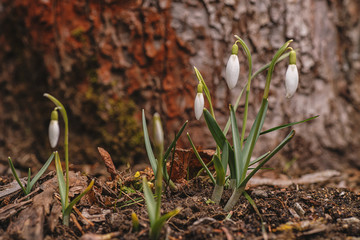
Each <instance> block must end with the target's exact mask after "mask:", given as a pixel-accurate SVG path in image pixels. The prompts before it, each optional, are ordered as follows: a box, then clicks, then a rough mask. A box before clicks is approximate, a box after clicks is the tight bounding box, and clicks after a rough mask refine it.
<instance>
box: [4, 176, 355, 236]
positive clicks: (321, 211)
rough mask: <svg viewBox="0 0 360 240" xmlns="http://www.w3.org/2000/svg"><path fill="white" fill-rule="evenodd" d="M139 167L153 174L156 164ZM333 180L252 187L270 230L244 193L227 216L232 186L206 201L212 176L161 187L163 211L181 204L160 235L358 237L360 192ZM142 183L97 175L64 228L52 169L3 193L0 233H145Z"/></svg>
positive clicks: (75, 181) (74, 179)
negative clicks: (135, 223) (27, 187)
mask: <svg viewBox="0 0 360 240" xmlns="http://www.w3.org/2000/svg"><path fill="white" fill-rule="evenodd" d="M141 174H142V175H147V176H148V178H149V179H151V178H152V176H151V171H147V170H145V171H142V172H141ZM352 174H353V175H351V176H353V177H354V173H352ZM356 174H358V172H356ZM349 176H350V175H349V174H348V175H347V178H349ZM357 176H359V175H357ZM334 179H336V178H332V179H328V180H327V181H326V182H321V183H315V184H314V183H313V184H304V185H295V184H292V185H290V186H288V187H276V186H264V185H262V186H250V187H249V189H247V192H248V194H249V195H250V196H251V198H252V199H253V200H254V201H255V203H256V205H257V208H258V210H259V211H260V213H261V215H262V218H263V220H264V222H265V223H264V224H265V232H262V230H261V221H260V217H259V215H258V214H257V213H256V212H255V210H254V208H253V207H252V206H251V205H250V204H249V202H248V201H247V200H246V199H245V197H241V199H240V201H239V202H238V204H237V205H236V206H235V208H234V209H233V211H232V212H231V217H230V218H228V219H227V216H228V213H227V212H224V211H223V209H222V207H223V206H224V205H225V203H226V201H227V199H228V198H229V197H230V195H231V190H229V189H227V190H225V191H224V195H223V199H222V201H221V203H220V206H217V205H215V204H212V203H209V202H207V200H208V198H209V197H210V196H211V193H212V184H211V183H210V182H209V180H208V178H207V177H202V176H200V177H197V178H194V179H192V180H190V181H183V182H182V184H181V185H179V186H180V188H179V191H177V192H171V191H169V190H168V191H166V193H165V194H163V198H162V214H164V213H166V212H168V211H171V210H173V209H174V208H176V207H181V208H182V210H181V211H180V213H179V214H178V215H176V216H175V217H173V218H171V219H170V220H169V221H168V222H167V223H166V225H165V227H164V228H163V231H162V239H165V238H167V239H228V240H231V239H358V238H356V237H360V220H359V219H360V195H359V192H358V191H357V190H356V191H350V190H349V189H345V188H334V187H328V186H334V184H336V183H338V182H339V181H340V180H339V178H338V179H337V180H336V181H337V182H335V180H334ZM357 179H358V177H357ZM70 182H71V186H70V187H71V189H70V197H71V196H74V195H76V194H78V193H79V192H81V190H82V189H83V188H85V187H86V185H87V184H88V183H89V182H90V177H88V176H82V175H81V174H80V173H79V172H77V173H74V172H71V175H70ZM140 182H141V181H140V178H135V177H134V173H133V172H132V173H131V172H130V171H127V172H123V173H121V174H119V175H118V176H117V177H116V179H114V180H102V179H99V178H97V180H96V184H95V186H94V187H93V191H92V192H91V193H90V194H88V195H87V196H86V197H85V198H83V199H82V200H81V201H80V203H78V205H77V207H76V211H74V213H73V217H72V219H71V224H70V227H64V226H63V225H62V224H61V206H60V202H59V200H58V199H57V196H58V193H57V192H58V190H57V180H56V175H55V173H54V172H53V171H52V172H50V173H49V174H47V175H46V176H44V177H42V178H41V179H40V181H39V184H38V186H37V187H36V188H34V190H33V193H32V195H31V196H30V197H29V199H28V198H26V197H23V195H22V193H21V192H20V191H15V192H13V193H11V194H9V195H7V196H5V197H2V198H0V223H1V227H0V239H46V240H51V239H80V238H81V239H89V240H90V239H147V238H148V231H149V221H148V216H147V210H146V206H145V204H144V201H143V200H142V199H143V194H142V191H139V190H135V191H133V189H139V188H140V187H141V184H140ZM9 183H10V179H9V178H6V177H3V178H0V187H1V189H0V190H4V189H6V188H8V186H9V185H8V184H9ZM0 193H1V191H0ZM134 201H136V203H134ZM132 211H134V212H135V213H136V214H137V215H138V217H139V221H140V230H139V231H138V232H133V229H132V222H131V212H132ZM105 234H107V235H105Z"/></svg>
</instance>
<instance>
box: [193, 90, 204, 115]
mask: <svg viewBox="0 0 360 240" xmlns="http://www.w3.org/2000/svg"><path fill="white" fill-rule="evenodd" d="M194 110H195V117H196V119H197V120H199V119H200V117H201V115H202V113H203V110H204V95H203V94H202V93H197V94H196V97H195V102H194Z"/></svg>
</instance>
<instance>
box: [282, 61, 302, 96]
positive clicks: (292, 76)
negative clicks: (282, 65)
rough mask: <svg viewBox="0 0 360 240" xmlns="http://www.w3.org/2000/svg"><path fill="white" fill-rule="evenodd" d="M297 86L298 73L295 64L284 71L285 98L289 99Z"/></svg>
mask: <svg viewBox="0 0 360 240" xmlns="http://www.w3.org/2000/svg"><path fill="white" fill-rule="evenodd" d="M298 84H299V73H298V70H297V67H296V65H295V64H290V65H289V66H288V68H287V70H286V76H285V90H286V97H287V98H291V97H292V96H293V95H294V94H295V92H296V89H297V87H298Z"/></svg>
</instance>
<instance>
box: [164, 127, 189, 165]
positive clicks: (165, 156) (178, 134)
mask: <svg viewBox="0 0 360 240" xmlns="http://www.w3.org/2000/svg"><path fill="white" fill-rule="evenodd" d="M188 122H189V121H186V122H185V123H184V124H183V125H182V127H181V128H180V130H179V132H178V133H177V134H176V136H175V139H174V140H173V141H172V142H171V144H170V146H169V147H168V149H167V150H166V152H165V154H164V161H165V162H166V159H167V158H168V157H169V154H170V152H171V150H172V149H173V148H174V146H175V144H176V142H177V140H178V139H179V138H180V136H181V134H182V133H183V131H184V129H185V127H186V125H187V124H188Z"/></svg>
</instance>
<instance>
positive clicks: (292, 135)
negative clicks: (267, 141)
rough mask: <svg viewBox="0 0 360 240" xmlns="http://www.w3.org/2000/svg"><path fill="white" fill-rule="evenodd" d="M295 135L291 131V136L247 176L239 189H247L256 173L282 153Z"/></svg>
mask: <svg viewBox="0 0 360 240" xmlns="http://www.w3.org/2000/svg"><path fill="white" fill-rule="evenodd" d="M294 135H295V131H294V130H291V132H290V133H289V135H287V136H286V138H284V140H282V142H281V143H280V144H279V145H278V146H277V147H276V148H274V149H273V150H272V151H271V153H270V154H269V155H268V156H267V157H266V158H265V159H264V160H263V161H262V162H261V163H260V164H259V165H257V166H256V168H255V169H254V170H252V171H251V172H250V173H249V175H247V177H246V178H245V179H244V181H242V182H241V184H240V186H239V187H245V186H246V184H247V182H248V181H249V180H250V179H251V178H252V177H253V176H254V175H255V173H256V172H257V171H259V170H260V169H261V168H262V167H263V166H264V164H265V163H267V162H268V161H269V160H270V159H271V158H272V157H273V156H274V155H275V154H276V153H277V152H278V151H280V150H281V149H282V148H283V147H284V146H285V145H286V144H287V143H288V142H289V141H290V140H291V139H292V138H293V137H294Z"/></svg>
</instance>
